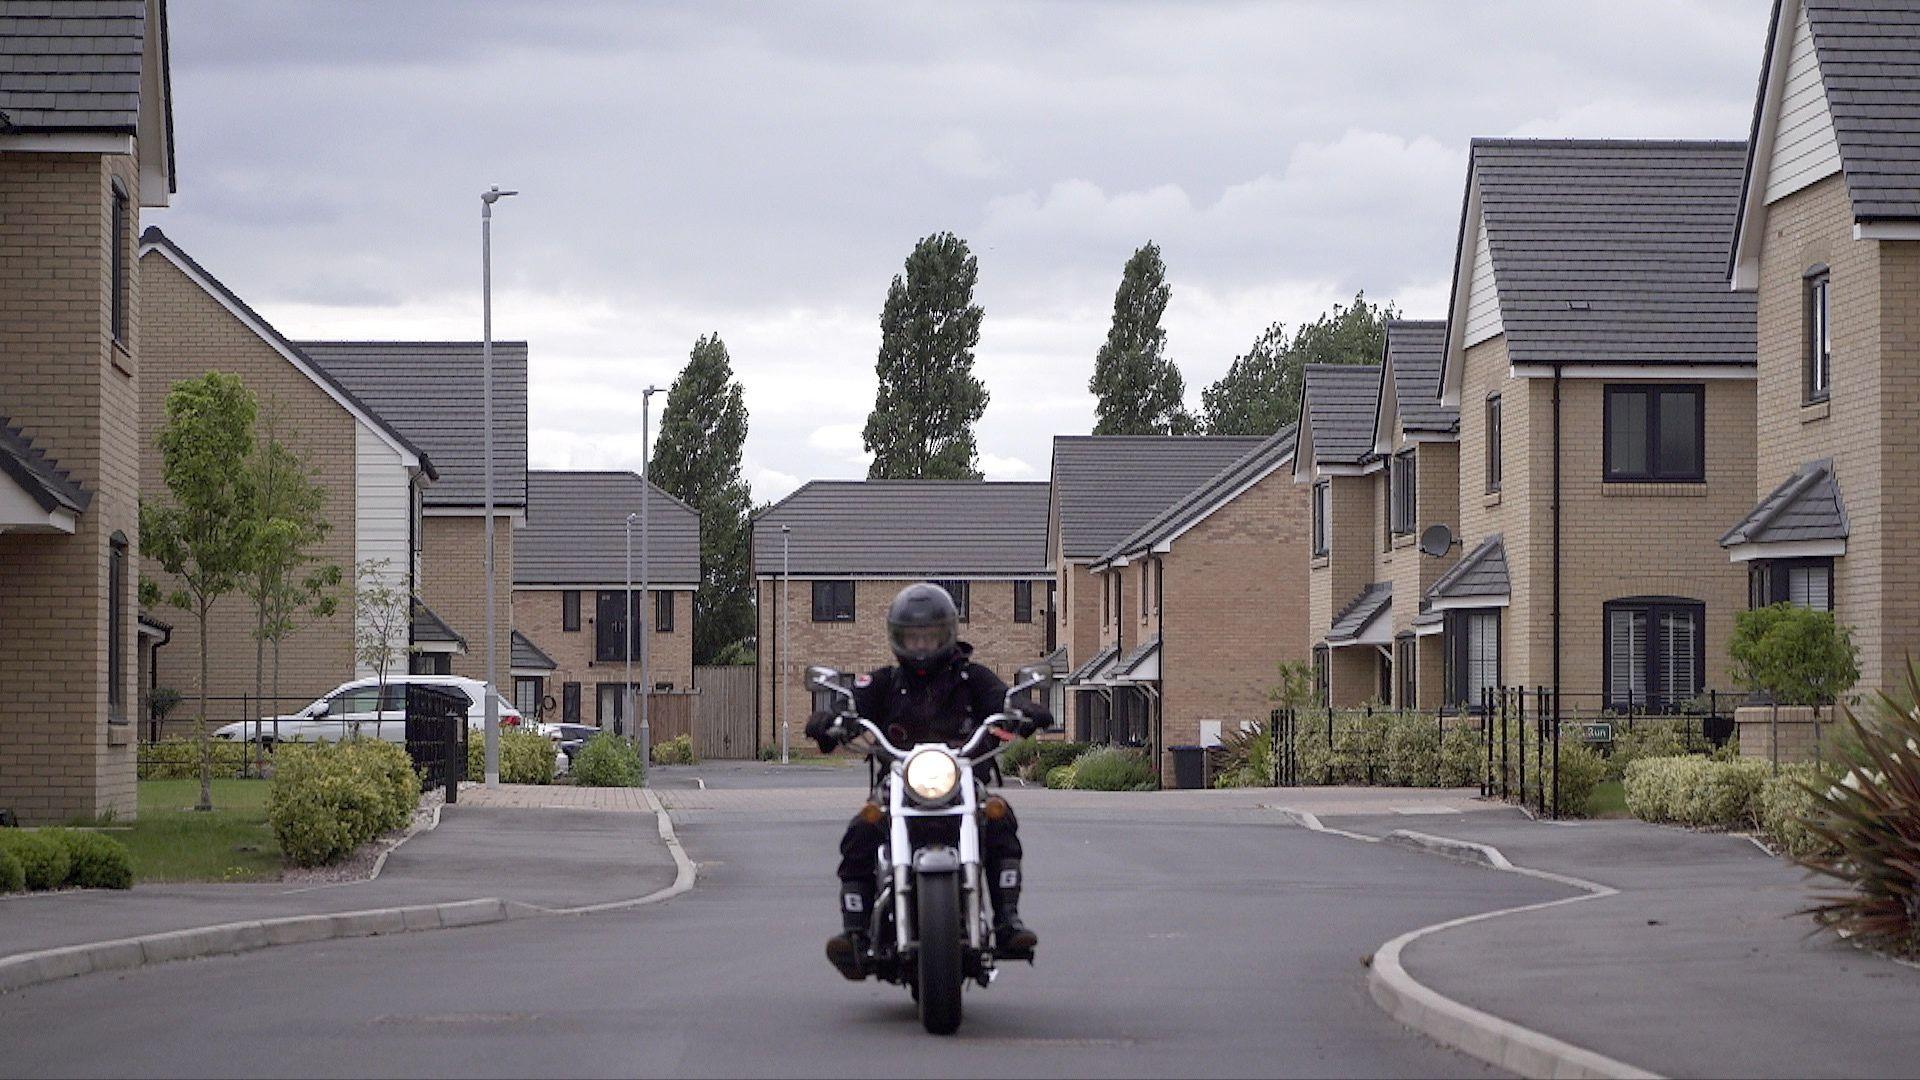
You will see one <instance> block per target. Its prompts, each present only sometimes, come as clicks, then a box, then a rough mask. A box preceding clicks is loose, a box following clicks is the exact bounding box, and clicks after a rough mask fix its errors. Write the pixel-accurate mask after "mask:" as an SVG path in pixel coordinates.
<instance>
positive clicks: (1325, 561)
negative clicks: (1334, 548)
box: [1307, 555, 1333, 570]
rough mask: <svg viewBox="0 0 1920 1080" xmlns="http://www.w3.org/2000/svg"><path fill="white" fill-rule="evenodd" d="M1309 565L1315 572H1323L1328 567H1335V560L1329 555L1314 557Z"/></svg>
mask: <svg viewBox="0 0 1920 1080" xmlns="http://www.w3.org/2000/svg"><path fill="white" fill-rule="evenodd" d="M1307 565H1308V566H1309V567H1311V568H1312V569H1315V570H1323V569H1325V568H1327V567H1328V566H1331V565H1333V558H1332V556H1329V555H1315V556H1314V557H1313V561H1311V562H1309V563H1308V564H1307Z"/></svg>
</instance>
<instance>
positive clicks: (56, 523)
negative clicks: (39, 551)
mask: <svg viewBox="0 0 1920 1080" xmlns="http://www.w3.org/2000/svg"><path fill="white" fill-rule="evenodd" d="M91 500H92V496H91V494H90V493H88V492H87V491H86V490H84V489H83V488H81V486H80V485H79V484H78V483H76V482H74V480H73V478H72V477H71V476H68V475H67V471H66V470H65V469H62V468H60V467H59V466H58V465H56V464H54V463H53V462H52V461H51V460H50V459H48V457H47V456H46V454H44V453H42V452H41V451H40V449H39V448H38V447H36V446H34V445H33V442H32V441H31V440H29V439H28V438H27V437H26V435H25V434H24V433H23V432H22V431H21V430H20V429H19V428H17V427H14V426H13V425H12V424H10V423H8V422H7V420H6V418H5V417H4V416H0V532H8V531H10V530H11V531H19V532H62V533H71V532H72V531H73V529H74V525H75V521H74V518H75V517H77V516H78V515H79V514H80V512H81V511H82V510H85V509H86V508H87V503H88V502H90V501H91Z"/></svg>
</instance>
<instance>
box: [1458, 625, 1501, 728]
mask: <svg viewBox="0 0 1920 1080" xmlns="http://www.w3.org/2000/svg"><path fill="white" fill-rule="evenodd" d="M1446 649H1447V704H1449V705H1452V706H1455V707H1457V708H1461V709H1465V710H1466V711H1469V712H1479V711H1480V710H1482V709H1483V708H1485V707H1486V704H1487V699H1488V696H1489V695H1490V694H1492V693H1493V692H1494V691H1496V690H1498V689H1499V688H1500V612H1499V610H1498V609H1489V610H1476V611H1449V612H1447V623H1446Z"/></svg>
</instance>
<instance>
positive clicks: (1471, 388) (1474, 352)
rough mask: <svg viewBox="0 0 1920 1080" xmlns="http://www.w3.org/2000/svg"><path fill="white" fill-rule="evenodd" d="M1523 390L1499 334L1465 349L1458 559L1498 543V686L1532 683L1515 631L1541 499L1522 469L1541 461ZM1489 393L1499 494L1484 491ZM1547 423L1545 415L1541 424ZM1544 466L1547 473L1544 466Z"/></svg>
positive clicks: (1526, 645)
mask: <svg viewBox="0 0 1920 1080" xmlns="http://www.w3.org/2000/svg"><path fill="white" fill-rule="evenodd" d="M1526 386H1527V383H1526V380H1523V379H1513V378H1509V377H1508V365H1507V339H1506V336H1505V335H1498V336H1495V337H1492V338H1488V339H1487V340H1486V341H1482V342H1480V343H1479V344H1477V345H1474V346H1473V347H1471V348H1469V349H1468V350H1467V351H1466V356H1465V359H1464V364H1463V367H1462V370H1461V390H1460V469H1459V477H1460V529H1459V533H1460V539H1461V547H1460V550H1459V553H1460V554H1461V555H1464V554H1465V553H1467V552H1469V551H1472V550H1473V548H1474V546H1475V545H1477V544H1478V543H1480V541H1481V540H1484V539H1486V538H1487V537H1488V536H1490V535H1492V534H1494V533H1500V534H1501V535H1502V536H1503V538H1504V541H1503V542H1504V546H1505V548H1506V552H1507V575H1508V579H1509V582H1510V584H1511V586H1512V589H1513V595H1512V598H1511V602H1510V604H1509V606H1508V607H1507V608H1506V610H1505V611H1503V612H1502V613H1501V616H1500V681H1501V682H1502V683H1507V684H1518V683H1520V682H1523V681H1524V682H1528V683H1531V682H1534V681H1535V680H1534V679H1533V678H1532V677H1531V674H1530V672H1531V671H1532V663H1531V661H1532V660H1533V654H1532V653H1531V651H1530V649H1531V647H1532V640H1531V638H1530V637H1529V636H1528V635H1527V634H1525V633H1522V632H1520V631H1519V630H1518V629H1516V628H1524V627H1526V626H1528V625H1529V619H1530V618H1531V612H1532V604H1533V596H1532V593H1531V592H1530V589H1529V586H1530V585H1531V582H1532V579H1531V577H1530V576H1529V575H1530V574H1531V573H1532V569H1533V564H1532V563H1531V562H1530V561H1529V560H1528V555H1529V553H1530V552H1531V550H1532V544H1533V537H1534V534H1533V518H1534V515H1533V514H1532V513H1531V512H1530V510H1531V507H1532V505H1533V504H1534V503H1535V502H1536V501H1537V502H1539V503H1541V504H1542V506H1544V504H1545V501H1546V499H1545V496H1544V495H1541V496H1539V497H1538V498H1537V499H1536V497H1535V493H1536V491H1538V490H1539V489H1538V487H1537V481H1538V479H1539V478H1538V477H1537V476H1536V475H1535V472H1534V470H1532V469H1531V468H1530V467H1529V466H1530V464H1532V463H1534V458H1535V457H1544V455H1542V454H1539V453H1538V452H1537V448H1535V447H1533V446H1532V445H1531V444H1530V442H1529V440H1530V438H1531V434H1532V430H1533V427H1534V424H1535V418H1534V416H1533V415H1532V413H1531V411H1530V406H1531V398H1530V396H1529V395H1528V394H1527V393H1526V392H1525V391H1526ZM1492 394H1499V395H1501V403H1500V417H1501V418H1500V426H1501V437H1500V460H1501V465H1502V467H1501V474H1502V476H1501V489H1500V490H1499V491H1497V492H1493V493H1489V492H1488V491H1487V398H1488V397H1489V396H1490V395H1492ZM1550 421H1551V417H1548V418H1547V419H1546V420H1545V421H1542V424H1543V425H1544V424H1545V423H1547V422H1550ZM1542 431H1543V432H1545V434H1544V436H1543V437H1544V438H1545V439H1546V440H1547V442H1546V443H1545V444H1544V445H1547V446H1551V445H1552V432H1551V431H1550V430H1548V429H1546V428H1545V427H1544V426H1543V427H1542ZM1548 465H1549V469H1551V462H1549V463H1548ZM1548 480H1549V482H1550V481H1551V475H1550V473H1549V476H1548ZM1549 490H1550V489H1549Z"/></svg>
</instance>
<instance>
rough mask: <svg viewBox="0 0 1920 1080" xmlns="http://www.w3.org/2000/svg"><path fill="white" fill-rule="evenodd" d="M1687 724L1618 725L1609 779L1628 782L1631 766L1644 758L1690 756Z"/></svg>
mask: <svg viewBox="0 0 1920 1080" xmlns="http://www.w3.org/2000/svg"><path fill="white" fill-rule="evenodd" d="M1684 723H1685V721H1682V720H1666V719H1655V718H1651V717H1636V718H1635V719H1634V721H1633V726H1632V727H1628V726H1627V725H1626V724H1625V723H1624V722H1621V721H1615V722H1614V725H1613V749H1612V751H1611V752H1610V753H1609V754H1608V755H1607V779H1609V780H1624V779H1625V778H1626V775H1627V766H1629V765H1632V764H1633V763H1634V762H1636V761H1639V760H1641V759H1643V758H1658V757H1680V756H1681V755H1683V754H1686V753H1688V752H1689V750H1688V746H1687V736H1686V731H1685V728H1684V727H1683V725H1684ZM1703 748H1704V747H1703Z"/></svg>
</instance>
